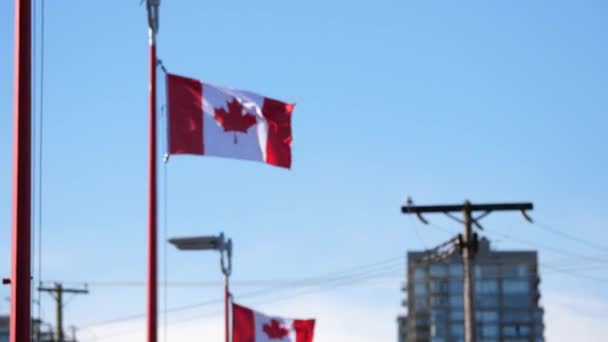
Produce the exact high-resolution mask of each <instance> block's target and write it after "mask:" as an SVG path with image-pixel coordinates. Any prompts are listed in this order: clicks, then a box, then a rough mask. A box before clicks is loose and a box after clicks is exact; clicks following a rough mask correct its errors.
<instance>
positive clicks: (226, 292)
mask: <svg viewBox="0 0 608 342" xmlns="http://www.w3.org/2000/svg"><path fill="white" fill-rule="evenodd" d="M229 301H230V289H229V280H228V275H227V274H226V275H224V328H225V329H224V334H225V336H226V342H230V329H229V325H230V323H229V320H230V316H229V315H230V306H229Z"/></svg>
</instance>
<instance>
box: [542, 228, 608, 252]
mask: <svg viewBox="0 0 608 342" xmlns="http://www.w3.org/2000/svg"><path fill="white" fill-rule="evenodd" d="M534 225H535V226H536V227H538V228H541V229H543V230H545V231H547V232H550V233H552V234H554V235H557V236H561V237H563V238H566V239H568V240H571V241H576V242H578V243H581V244H583V245H586V246H587V247H591V248H594V249H597V250H599V251H602V252H608V247H606V246H602V245H599V244H596V243H595V242H591V241H589V240H586V239H581V238H580V237H577V236H574V235H572V234H569V233H566V232H563V231H561V230H559V229H556V228H552V227H550V226H548V225H546V224H544V223H540V222H535V224H534Z"/></svg>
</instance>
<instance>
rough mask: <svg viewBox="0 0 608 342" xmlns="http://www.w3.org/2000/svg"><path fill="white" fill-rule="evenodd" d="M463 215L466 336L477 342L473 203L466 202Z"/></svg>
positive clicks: (469, 339) (469, 341)
mask: <svg viewBox="0 0 608 342" xmlns="http://www.w3.org/2000/svg"><path fill="white" fill-rule="evenodd" d="M462 215H463V217H464V234H463V242H464V247H465V248H463V249H462V263H463V266H464V267H463V268H464V287H463V298H464V334H465V341H466V342H475V341H477V334H476V331H477V329H476V328H475V297H474V296H475V291H474V289H475V280H474V279H475V278H474V271H475V267H474V263H473V258H474V257H475V251H474V250H473V248H471V247H473V245H472V244H473V233H472V225H473V221H472V217H471V203H470V202H469V201H466V202H465V203H464V206H463V208H462Z"/></svg>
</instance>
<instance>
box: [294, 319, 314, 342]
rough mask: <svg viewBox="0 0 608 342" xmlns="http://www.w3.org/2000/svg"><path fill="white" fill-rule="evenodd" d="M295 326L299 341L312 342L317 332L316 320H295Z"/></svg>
mask: <svg viewBox="0 0 608 342" xmlns="http://www.w3.org/2000/svg"><path fill="white" fill-rule="evenodd" d="M293 328H294V330H295V331H296V341H297V342H312V339H313V337H314V333H315V320H314V319H307V320H295V321H293Z"/></svg>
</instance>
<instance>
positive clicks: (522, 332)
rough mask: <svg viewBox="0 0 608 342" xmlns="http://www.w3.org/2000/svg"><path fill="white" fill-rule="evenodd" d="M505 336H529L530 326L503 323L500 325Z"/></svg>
mask: <svg viewBox="0 0 608 342" xmlns="http://www.w3.org/2000/svg"><path fill="white" fill-rule="evenodd" d="M502 334H503V335H504V336H505V337H527V336H530V327H529V326H526V325H519V324H515V325H505V326H503V327H502Z"/></svg>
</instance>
